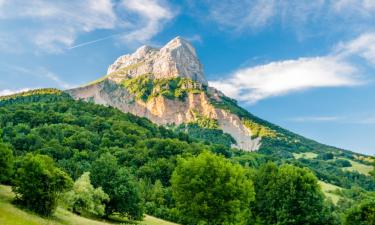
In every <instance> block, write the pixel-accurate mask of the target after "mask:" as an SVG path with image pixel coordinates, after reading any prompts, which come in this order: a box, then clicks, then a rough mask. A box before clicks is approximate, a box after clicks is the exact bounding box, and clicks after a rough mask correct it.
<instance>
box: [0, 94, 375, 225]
mask: <svg viewBox="0 0 375 225" xmlns="http://www.w3.org/2000/svg"><path fill="white" fill-rule="evenodd" d="M59 96H60V95H59ZM34 100H35V101H34ZM34 100H33V97H32V96H28V97H19V98H16V99H14V100H13V101H12V102H11V103H10V102H8V103H7V104H6V105H4V106H3V107H0V127H1V130H2V132H0V134H1V135H0V140H2V141H3V142H4V144H5V145H6V146H9V147H8V148H10V149H11V150H12V151H13V157H9V160H10V161H13V162H11V163H10V164H9V165H13V166H9V167H8V168H11V170H12V171H10V172H9V173H8V174H7V175H6V176H5V178H4V180H7V182H9V183H10V184H11V185H15V186H16V183H15V182H14V181H16V180H17V179H19V178H17V176H19V175H17V174H18V172H17V171H20V169H22V167H23V165H24V164H23V163H20V162H22V159H24V157H30V158H45V157H46V155H47V156H49V157H51V158H52V159H53V161H54V162H53V164H54V165H53V169H52V167H51V169H50V170H51V171H57V170H60V171H64V172H63V173H66V174H68V175H69V177H71V178H72V179H74V180H76V183H77V182H78V183H80V181H79V178H80V177H81V176H82V175H83V174H87V172H90V175H89V178H90V181H91V184H92V186H93V188H94V189H97V188H99V187H101V188H102V190H103V192H104V193H105V194H106V195H108V197H109V199H108V201H103V202H101V203H98V202H96V203H95V204H97V205H99V206H100V205H104V207H105V208H104V217H108V218H114V217H116V216H118V215H121V217H122V216H125V217H127V218H128V219H140V218H141V217H142V216H143V213H148V214H152V215H154V216H157V217H161V218H164V219H168V220H171V221H174V222H179V223H182V224H189V223H192V222H191V220H190V219H192V218H195V217H196V215H198V214H199V215H204V213H206V212H205V211H204V210H205V209H204V207H203V209H202V208H198V210H199V212H198V214H196V213H197V212H196V211H194V210H193V209H187V210H186V211H183V210H182V209H181V206H182V205H184V204H186V199H184V198H180V197H181V196H180V195H179V194H178V193H180V194H181V193H183V190H185V189H184V188H188V187H185V186H184V184H186V186H188V184H190V183H191V182H198V183H199V184H205V185H203V186H208V187H210V188H209V189H207V188H206V189H205V190H204V192H203V191H202V188H201V189H196V190H195V189H193V190H192V192H191V193H189V192H188V191H186V192H185V194H186V195H189V196H198V197H199V196H201V198H191V199H192V200H197V201H196V202H199V201H200V200H202V199H203V200H204V199H206V200H209V202H210V205H207V209H212V208H213V207H215V206H216V205H217V206H220V205H221V204H220V202H221V201H225V200H226V199H229V201H230V200H231V199H232V200H233V202H230V204H228V206H230V207H231V208H225V207H224V208H222V209H223V210H222V211H219V212H216V213H222V215H223V217H220V216H219V217H218V218H217V219H218V222H217V223H221V221H226V222H228V221H229V223H228V224H230V221H236V222H235V223H236V224H252V222H249V221H256V222H258V223H260V224H273V223H274V221H275V220H274V219H275V218H276V219H277V220H278V221H281V222H282V223H281V224H296V223H297V222H298V221H299V222H306V218H307V217H308V218H310V219H311V221H313V222H314V224H337V223H340V222H341V221H340V218H338V217H336V216H335V214H336V213H338V214H340V215H346V212H347V210H349V209H350V208H352V207H354V205H355V204H356V203H357V202H358V201H357V200H356V197H355V196H356V195H355V194H352V195H350V194H347V193H346V192H344V191H346V190H345V189H343V194H341V193H340V194H338V193H337V195H339V196H340V199H339V201H344V200H345V201H347V202H346V203H345V204H341V203H338V204H337V206H334V205H332V204H329V203H328V202H326V201H324V199H323V198H322V197H321V196H323V194H322V192H321V190H320V189H319V188H317V186H316V185H317V184H316V178H315V177H314V176H315V175H316V176H317V177H318V178H319V179H320V180H323V181H326V182H328V183H333V184H337V185H338V186H340V187H344V188H348V189H349V188H351V189H349V190H350V191H351V190H352V189H353V188H354V186H358V189H359V190H360V191H358V192H360V193H361V195H363V196H370V195H371V194H370V192H369V191H371V190H374V185H375V181H374V180H373V179H372V178H371V177H370V176H367V175H364V174H360V173H357V172H351V171H344V170H343V167H341V166H342V165H341V166H338V165H337V164H335V163H334V162H335V161H334V160H336V159H339V158H342V159H348V158H349V157H350V158H351V159H350V160H352V161H355V162H362V159H359V157H356V156H354V155H353V153H350V152H347V151H339V150H337V149H335V148H330V147H326V146H324V145H320V144H315V143H316V142H312V141H311V142H309V141H308V139H306V140H307V142H306V143H300V142H299V141H301V142H302V141H304V140H305V139H303V138H302V137H299V136H296V138H300V139H298V141H291V142H287V143H285V142H286V140H290V139H277V137H276V138H273V139H274V140H277V142H273V144H276V143H280V146H277V145H273V146H272V145H268V146H266V147H267V149H263V150H261V151H259V152H257V153H249V152H243V151H239V150H235V149H231V148H230V147H229V145H228V144H224V145H223V144H213V143H214V141H213V140H214V139H215V138H216V139H217V142H222V143H227V141H228V140H227V139H225V135H218V136H215V134H214V133H209V134H210V135H211V136H210V135H207V136H205V137H204V138H202V139H201V140H203V139H205V138H206V137H209V138H207V139H205V140H206V141H205V142H202V141H200V140H198V139H195V138H192V137H191V136H188V135H187V134H185V133H182V132H178V130H177V129H175V130H173V129H166V128H164V127H161V126H157V125H155V124H153V123H151V122H150V121H149V120H147V119H145V118H140V117H137V116H134V115H131V114H127V113H122V112H120V111H119V110H116V109H114V108H111V107H105V106H101V105H94V104H92V103H87V102H83V101H74V100H73V99H71V98H69V97H63V98H61V97H60V98H55V97H54V96H53V95H46V96H44V97H40V98H38V99H34ZM25 102H26V103H25ZM187 126H189V125H187ZM192 126H196V127H198V128H199V129H206V128H202V127H199V126H197V125H196V124H195V125H192ZM275 127H276V126H275ZM271 128H272V130H274V131H275V132H277V129H276V128H274V127H271ZM280 129H281V128H280ZM207 130H216V129H207ZM285 132H287V131H285ZM266 138H267V137H264V139H266ZM268 138H269V137H268ZM221 139H222V140H221ZM269 139H272V138H269ZM314 144H315V145H314ZM0 146H2V145H0ZM319 146H322V149H320V150H317V147H319ZM0 149H1V148H0ZM311 149H313V150H311ZM310 150H311V151H310ZM325 150H327V152H329V153H332V157H331V156H330V155H327V156H325V155H323V154H322V153H324V152H325ZM301 152H314V153H316V154H318V155H317V156H316V157H315V158H311V159H305V158H303V157H301V158H299V159H296V158H294V156H293V153H297V154H298V153H301ZM41 155H43V156H41ZM216 155H221V157H218V156H216ZM326 158H327V159H326ZM328 158H330V159H328ZM31 161H35V160H31ZM36 161H39V160H36ZM42 161H43V160H42ZM47 161H50V160H47ZM267 161H274V162H275V163H277V165H278V166H275V165H271V166H264V164H266V163H267ZM203 162H204V163H203ZM366 163H371V162H366ZM42 164H43V163H42ZM285 164H289V165H287V166H286V165H285ZM36 165H39V164H36ZM48 165H49V164H48ZM184 165H185V166H186V165H189V168H190V169H188V170H187V171H190V173H189V174H186V177H191V179H189V180H188V182H186V183H184V182H177V181H176V182H175V183H174V179H171V178H172V177H173V176H172V175H173V174H177V175H176V176H177V177H178V176H179V175H180V177H181V174H182V175H183V176H185V174H184V171H185V170H186V169H185V167H184ZM267 165H268V164H267ZM366 165H367V164H366ZM305 167H308V168H311V171H312V172H309V171H308V170H307V169H302V168H305ZM12 168H13V169H12ZM29 168H31V169H29V172H30V173H32V174H33V175H29V177H31V178H30V179H34V180H39V181H40V180H42V176H39V175H37V174H39V173H36V172H34V170H35V169H34V168H43V167H38V166H35V167H34V166H33V167H29ZM55 168H56V170H55ZM179 168H180V169H179ZM181 168H183V169H181ZM197 168H198V169H197ZM199 168H201V169H202V170H203V169H205V168H206V170H207V171H209V172H205V173H200V170H199ZM232 168H236V169H235V170H233V169H232ZM259 168H261V169H259ZM264 168H266V169H264ZM270 168H271V169H270ZM264 170H267V171H268V170H270V171H271V173H270V176H266V175H264V174H262V173H263V172H264ZM15 171H16V173H14V172H15ZM40 171H42V172H43V171H44V170H40ZM203 171H204V170H203ZM236 171H242V172H243V173H242V172H241V173H236ZM34 174H35V175H34ZM42 174H43V173H42ZM59 174H60V173H59ZM194 174H195V175H196V176H195V177H192V176H193V175H194ZM223 174H224V175H223ZM244 174H245V175H244ZM222 175H223V176H222ZM271 175H272V176H271ZM215 176H217V177H216V178H217V179H216V180H215V181H217V182H210V181H211V180H210V179H212V178H214V177H215ZM243 176H245V177H246V178H247V179H244V178H243ZM195 178H196V179H195ZM49 179H52V178H49ZM175 179H177V178H175ZM77 180H78V181H77ZM177 180H179V179H177ZM182 180H183V179H182V178H181V180H180V181H182ZM228 180H229V182H228V183H229V184H230V183H231V182H232V181H236V182H234V183H235V184H233V186H235V188H234V190H237V193H238V196H237V197H238V199H242V197H241V196H243V195H241V193H242V192H241V190H242V189H241V187H244V186H246V187H248V185H247V183H254V191H255V196H264V199H270V202H271V203H272V204H269V205H266V204H263V203H262V200H261V199H259V198H255V200H254V201H253V202H252V203H251V204H248V205H247V207H248V208H245V206H244V205H241V203H240V202H238V201H237V200H238V199H234V198H232V197H233V195H232V194H233V193H230V192H227V191H228V190H224V189H222V185H221V184H222V181H228ZM86 181H87V179H86ZM42 183H43V182H42ZM225 183H227V182H225ZM84 186H85V187H90V185H88V182H85V185H84ZM197 187H202V185H201V186H199V185H198V186H197ZM308 187H310V188H308ZM89 189H90V190H93V189H91V188H89ZM189 189H190V188H189ZM46 190H47V191H46V192H45V195H46V196H48V195H49V194H50V193H49V192H50V190H49V189H46ZM230 190H232V189H230ZM68 191H71V190H68ZM73 191H74V189H73ZM59 192H61V191H60V190H58V191H57V192H56V193H59ZM353 192H354V191H353ZM87 193H92V192H87ZM205 193H209V194H207V195H205ZM210 193H211V194H210ZM249 193H251V192H249ZM26 194H28V193H26ZM74 194H75V195H77V198H81V197H82V196H81V197H80V193H79V192H75V193H74ZM176 194H177V195H176ZM214 196H224V197H219V198H215V197H214ZM240 197H241V198H240ZM243 197H244V199H247V197H246V196H243ZM42 199H43V198H42ZM262 199H263V197H262ZM271 199H273V200H271ZM342 199H344V200H342ZM84 201H86V199H85V200H84ZM184 201H185V203H184ZM246 201H247V200H245V202H246ZM212 202H214V203H212ZM86 203H90V198H89V199H88V200H87V201H86ZM86 203H84V204H82V205H81V206H84V207H83V208H82V209H83V210H82V212H83V211H85V210H87V211H90V210H91V209H92V208H91V207H87V206H88V205H87V204H86ZM211 203H212V204H211ZM340 204H341V205H345V207H344V206H343V207H341V205H340ZM291 205H298V206H299V207H300V208H301V210H300V211H291V210H293V207H290V206H291ZM61 206H63V205H61ZM208 206H209V207H208ZM225 206H226V204H225ZM0 208H1V207H0ZM31 208H32V207H31ZM99 208H100V207H99ZM68 209H70V210H72V211H74V209H73V208H72V207H68ZM77 209H78V208H77ZM309 210H310V211H311V217H312V216H314V218H311V217H310V214H308V215H307V214H306V212H307V211H309ZM76 211H81V210H80V209H79V210H76ZM99 211H100V210H99ZM182 211H183V212H182ZM202 212H203V214H201V213H202ZM209 212H211V213H209ZM264 212H269V214H267V215H269V217H268V216H264V215H265V213H264ZM316 212H320V215H319V216H316ZM327 212H328V213H327ZM58 213H59V210H57V214H58ZM207 213H209V215H210V216H212V215H213V213H214V210H207ZM57 214H55V215H57ZM82 214H86V212H84V213H82ZM99 214H100V213H99ZM99 214H98V215H99ZM220 215H221V214H220ZM295 215H299V216H298V217H296V216H295ZM327 215H329V216H327ZM189 218H190V219H189ZM196 219H200V221H202V224H205V221H207V220H205V219H204V218H203V219H201V218H198V217H197V218H196ZM219 220H220V221H219ZM232 224H233V223H232ZM306 224H309V223H306ZM311 224H312V223H311Z"/></svg>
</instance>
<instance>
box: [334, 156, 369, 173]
mask: <svg viewBox="0 0 375 225" xmlns="http://www.w3.org/2000/svg"><path fill="white" fill-rule="evenodd" d="M341 159H343V158H341ZM346 160H348V161H349V162H350V163H351V164H352V166H351V167H345V168H343V170H348V171H358V172H359V173H362V174H364V175H369V174H370V172H371V171H372V169H373V167H372V166H369V165H365V164H362V163H359V162H356V161H353V160H349V159H346Z"/></svg>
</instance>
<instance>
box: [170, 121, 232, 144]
mask: <svg viewBox="0 0 375 225" xmlns="http://www.w3.org/2000/svg"><path fill="white" fill-rule="evenodd" d="M175 131H176V132H185V133H187V134H188V135H189V137H191V138H194V139H197V140H200V141H205V142H208V143H213V144H220V145H224V146H226V147H231V145H232V144H236V140H235V139H234V138H233V137H232V136H231V135H230V134H227V133H224V132H223V130H221V129H208V128H202V127H201V126H199V125H198V124H194V123H189V124H180V125H179V126H178V127H176V128H175Z"/></svg>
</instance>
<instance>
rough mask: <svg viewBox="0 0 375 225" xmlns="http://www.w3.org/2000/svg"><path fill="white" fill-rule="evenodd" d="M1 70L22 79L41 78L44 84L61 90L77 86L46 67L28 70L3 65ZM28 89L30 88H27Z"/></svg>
mask: <svg viewBox="0 0 375 225" xmlns="http://www.w3.org/2000/svg"><path fill="white" fill-rule="evenodd" d="M1 70H4V71H7V73H8V74H10V75H11V76H12V75H13V74H17V75H18V76H20V77H25V76H27V77H30V78H39V79H42V80H43V81H44V82H49V83H51V84H50V85H51V86H53V87H57V88H61V89H68V88H73V87H75V86H77V85H73V84H70V83H68V82H66V81H64V80H63V79H61V78H60V76H59V75H57V74H56V73H54V72H52V71H50V70H48V69H46V68H44V67H35V68H26V67H23V66H19V65H9V64H7V65H2V67H1ZM26 89H28V88H26ZM3 91H4V92H5V91H6V92H14V91H17V90H10V89H4V90H3Z"/></svg>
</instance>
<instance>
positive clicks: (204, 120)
mask: <svg viewBox="0 0 375 225" xmlns="http://www.w3.org/2000/svg"><path fill="white" fill-rule="evenodd" d="M191 112H192V114H193V117H194V121H193V122H190V124H192V125H198V126H199V127H201V128H207V129H219V124H218V122H217V120H216V119H213V118H210V117H207V116H204V115H201V114H200V113H199V112H198V111H194V110H192V111H191Z"/></svg>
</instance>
